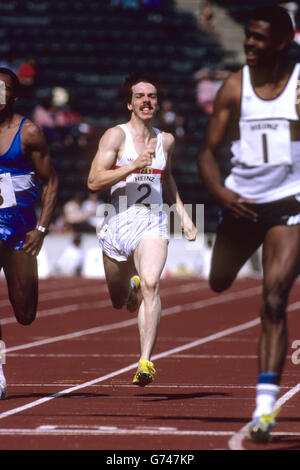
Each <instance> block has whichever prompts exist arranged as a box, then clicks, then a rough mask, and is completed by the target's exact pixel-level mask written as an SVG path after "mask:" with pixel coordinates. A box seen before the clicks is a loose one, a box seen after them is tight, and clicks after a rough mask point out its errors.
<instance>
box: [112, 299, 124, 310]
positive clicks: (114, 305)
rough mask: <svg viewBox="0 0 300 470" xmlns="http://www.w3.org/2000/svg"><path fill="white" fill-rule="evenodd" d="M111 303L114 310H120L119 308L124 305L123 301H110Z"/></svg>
mask: <svg viewBox="0 0 300 470" xmlns="http://www.w3.org/2000/svg"><path fill="white" fill-rule="evenodd" d="M111 303H112V306H113V308H115V309H116V310H121V308H122V307H123V306H124V304H125V300H120V299H111Z"/></svg>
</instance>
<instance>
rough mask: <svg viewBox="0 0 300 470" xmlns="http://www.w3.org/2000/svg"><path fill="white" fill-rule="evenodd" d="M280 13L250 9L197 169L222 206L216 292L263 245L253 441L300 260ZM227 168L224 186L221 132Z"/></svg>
mask: <svg viewBox="0 0 300 470" xmlns="http://www.w3.org/2000/svg"><path fill="white" fill-rule="evenodd" d="M293 35H294V32H293V25H292V22H291V20H290V17H289V15H288V13H287V12H286V10H284V9H283V8H280V7H265V8H260V9H257V10H255V11H254V12H253V14H252V15H251V17H250V20H249V22H248V25H247V28H246V39H245V52H246V62H247V64H246V65H245V66H244V67H243V68H242V69H241V70H240V71H238V72H237V73H234V74H232V75H231V76H230V77H229V78H228V79H227V81H226V82H225V83H224V85H223V86H222V88H221V89H220V91H219V93H218V95H217V98H216V101H215V110H214V114H213V116H212V119H211V122H210V124H209V127H208V130H207V135H206V139H205V143H204V147H203V150H202V152H201V154H200V157H199V163H198V165H199V174H200V176H201V178H202V180H203V182H204V184H205V185H206V187H207V189H208V191H209V192H210V194H211V195H212V196H213V197H214V198H215V199H216V201H217V202H218V203H219V205H220V206H221V208H222V209H223V214H222V219H221V221H220V225H219V227H218V230H217V237H216V242H215V245H214V250H213V256H212V265H211V272H210V285H211V287H212V289H213V290H215V291H216V292H221V291H223V290H224V289H227V288H228V287H230V285H231V284H232V282H233V281H234V279H235V277H236V275H237V274H238V272H239V270H240V268H241V267H242V266H243V264H244V263H245V262H246V261H247V260H248V259H249V258H250V256H251V255H252V254H253V253H254V252H255V251H256V250H257V248H258V247H259V246H260V245H261V244H262V246H263V259H262V262H263V273H264V275H263V297H262V305H261V310H260V315H261V320H262V333H261V337H260V343H259V374H258V383H257V397H256V408H255V410H254V413H253V417H252V421H251V423H250V425H249V436H250V438H251V439H254V440H264V441H266V440H268V439H269V433H270V430H271V429H272V427H273V426H274V424H275V416H276V413H277V410H276V409H275V408H274V405H275V402H276V399H277V396H278V393H279V385H280V380H281V375H282V370H283V366H284V361H285V357H286V348H287V329H286V305H287V300H288V294H289V292H290V289H291V287H292V285H293V282H294V280H295V278H296V277H297V275H298V273H299V262H300V225H299V224H300V202H299V201H300V125H299V112H300V107H299V104H298V103H297V95H298V82H299V73H300V67H299V64H295V65H294V64H290V63H289V62H288V61H287V59H286V50H287V48H288V46H289V45H290V42H291V41H292V39H293ZM227 131H229V133H230V136H231V140H232V147H231V150H232V155H233V156H232V160H231V162H232V170H231V172H230V174H229V176H228V177H227V178H226V180H225V186H223V184H222V180H221V175H220V171H219V168H218V165H217V163H216V160H215V153H216V151H217V148H218V147H219V146H220V145H221V144H222V142H223V140H224V137H225V135H226V132H227Z"/></svg>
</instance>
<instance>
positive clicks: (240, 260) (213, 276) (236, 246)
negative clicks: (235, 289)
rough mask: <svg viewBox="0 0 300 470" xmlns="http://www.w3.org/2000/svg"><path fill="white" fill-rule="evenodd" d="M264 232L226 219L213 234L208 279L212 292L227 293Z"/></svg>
mask: <svg viewBox="0 0 300 470" xmlns="http://www.w3.org/2000/svg"><path fill="white" fill-rule="evenodd" d="M264 235H265V231H264V230H260V229H259V228H258V227H257V226H255V223H249V222H247V221H241V219H234V218H233V217H232V218H226V219H225V220H223V222H222V223H221V225H220V226H219V228H218V231H217V237H216V241H215V244H214V247H213V254H212V263H211V270H210V276H209V282H210V287H211V288H212V289H213V290H214V291H216V292H222V291H223V290H225V289H228V288H229V287H230V286H231V284H232V282H233V281H234V280H235V278H236V276H237V274H238V272H239V270H240V269H241V268H242V266H243V265H244V264H245V263H246V261H247V260H248V259H249V258H250V257H251V256H252V254H253V253H254V252H255V251H256V250H257V249H258V247H259V246H260V245H261V243H262V242H263V239H264Z"/></svg>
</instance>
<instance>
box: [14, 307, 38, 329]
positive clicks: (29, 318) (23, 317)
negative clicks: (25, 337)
mask: <svg viewBox="0 0 300 470" xmlns="http://www.w3.org/2000/svg"><path fill="white" fill-rule="evenodd" d="M15 316H16V319H17V321H18V323H20V324H21V325H23V326H27V325H31V323H33V322H34V320H35V318H36V309H35V308H34V309H29V310H27V311H24V310H17V309H15Z"/></svg>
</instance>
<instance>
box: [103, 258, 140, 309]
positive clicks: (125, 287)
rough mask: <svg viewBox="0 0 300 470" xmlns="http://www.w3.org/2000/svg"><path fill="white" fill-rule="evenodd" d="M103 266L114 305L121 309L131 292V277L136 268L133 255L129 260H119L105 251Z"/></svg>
mask: <svg viewBox="0 0 300 470" xmlns="http://www.w3.org/2000/svg"><path fill="white" fill-rule="evenodd" d="M103 266H104V271H105V277H106V282H107V286H108V290H109V294H110V298H111V301H112V304H113V307H114V308H117V309H121V308H122V307H123V306H124V305H125V304H126V302H127V300H128V297H129V294H130V278H131V276H132V274H133V270H134V264H133V259H132V257H131V258H129V259H128V260H127V261H117V260H115V259H113V258H110V257H109V256H107V255H106V254H105V253H103Z"/></svg>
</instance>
